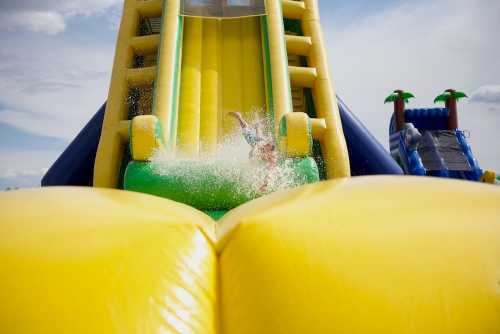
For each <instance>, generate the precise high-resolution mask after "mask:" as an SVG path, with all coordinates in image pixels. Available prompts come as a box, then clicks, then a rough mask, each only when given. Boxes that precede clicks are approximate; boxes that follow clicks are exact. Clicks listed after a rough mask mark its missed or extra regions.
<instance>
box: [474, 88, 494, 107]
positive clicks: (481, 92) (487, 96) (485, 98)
mask: <svg viewBox="0 0 500 334" xmlns="http://www.w3.org/2000/svg"><path fill="white" fill-rule="evenodd" d="M471 101H473V102H481V103H491V104H500V85H486V86H482V87H479V88H478V89H477V90H476V91H475V92H474V93H472V96H471Z"/></svg>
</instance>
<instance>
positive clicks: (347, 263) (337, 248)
mask: <svg viewBox="0 0 500 334" xmlns="http://www.w3.org/2000/svg"><path fill="white" fill-rule="evenodd" d="M219 224H221V225H219V230H220V232H219V233H218V234H219V235H218V239H219V240H220V241H219V243H218V247H219V248H220V249H219V252H220V253H221V254H220V255H219V256H220V259H219V267H220V284H221V288H220V294H221V297H220V298H221V309H222V313H221V317H222V319H221V325H222V333H231V334H233V333H238V334H245V333H252V334H254V333H273V334H281V333H282V334H285V333H286V334H295V333H296V334H302V333H322V334H323V333H335V334H358V333H370V334H388V333H394V334H396V333H397V334H410V333H411V334H431V333H432V334H459V333H460V334H468V333H482V334H486V333H488V334H495V333H500V317H499V314H500V190H499V189H496V187H494V186H487V185H480V184H474V183H468V182H462V181H460V182H457V181H447V180H440V179H432V178H411V177H365V178H353V179H351V180H347V179H346V180H342V181H338V182H325V183H320V184H316V185H312V186H306V187H302V188H299V189H296V190H292V191H289V192H285V193H277V194H274V195H271V196H269V197H266V198H262V199H259V200H257V201H254V202H251V203H248V204H246V205H244V206H242V207H240V208H239V209H236V210H234V211H233V212H232V213H229V214H228V215H227V216H226V217H224V218H223V219H222V220H221V221H219Z"/></svg>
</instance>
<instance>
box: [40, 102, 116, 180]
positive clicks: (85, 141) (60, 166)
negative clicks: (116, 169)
mask: <svg viewBox="0 0 500 334" xmlns="http://www.w3.org/2000/svg"><path fill="white" fill-rule="evenodd" d="M105 109H106V104H104V105H103V106H102V107H101V109H99V111H98V112H97V113H96V114H95V115H94V117H92V119H91V120H90V121H89V122H88V123H87V125H86V126H85V127H84V128H83V130H82V131H80V133H79V134H78V135H77V136H76V138H75V139H74V140H73V141H72V142H71V144H69V146H68V147H67V148H66V150H65V151H64V152H63V153H62V154H61V156H60V157H59V158H58V159H57V160H56V162H55V163H54V164H53V165H52V167H50V169H49V170H48V172H47V173H46V174H45V176H44V177H43V179H42V187H48V186H92V179H93V175H94V163H95V157H96V153H97V146H98V145H99V139H100V137H101V130H102V123H103V120H104V110H105Z"/></svg>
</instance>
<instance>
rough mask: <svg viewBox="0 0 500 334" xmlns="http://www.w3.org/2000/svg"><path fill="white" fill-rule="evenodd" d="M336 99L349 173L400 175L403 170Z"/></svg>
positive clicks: (357, 174) (340, 101)
mask: <svg viewBox="0 0 500 334" xmlns="http://www.w3.org/2000/svg"><path fill="white" fill-rule="evenodd" d="M338 100H339V110H340V118H341V119H342V127H343V128H344V135H345V139H346V141H347V149H348V150H349V159H350V162H351V174H352V175H353V176H361V175H378V174H387V175H392V174H394V175H402V174H403V170H402V169H401V167H400V166H399V165H398V164H397V163H396V161H394V159H393V158H392V157H391V155H390V154H389V152H388V151H387V150H386V149H385V148H384V147H383V146H382V144H380V142H379V141H378V140H377V139H376V138H375V137H374V136H373V135H372V134H371V133H370V131H368V129H367V128H366V127H365V126H364V125H363V124H362V123H361V121H359V120H358V119H357V118H356V116H354V114H353V113H352V112H351V110H350V109H349V108H348V107H347V105H346V104H345V103H344V101H342V99H340V98H339V99H338Z"/></svg>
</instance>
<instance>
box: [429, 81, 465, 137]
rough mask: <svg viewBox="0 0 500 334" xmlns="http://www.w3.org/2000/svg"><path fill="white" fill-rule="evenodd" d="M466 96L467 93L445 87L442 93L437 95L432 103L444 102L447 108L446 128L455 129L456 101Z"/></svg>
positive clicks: (456, 121)
mask: <svg viewBox="0 0 500 334" xmlns="http://www.w3.org/2000/svg"><path fill="white" fill-rule="evenodd" d="M466 97H467V95H465V93H463V92H458V91H456V90H454V89H447V90H446V91H445V92H444V93H443V94H441V95H439V96H438V97H436V99H435V100H434V103H438V102H444V103H445V106H446V108H448V111H449V116H448V130H456V129H457V128H458V111H457V102H458V101H459V100H460V99H463V98H466Z"/></svg>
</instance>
